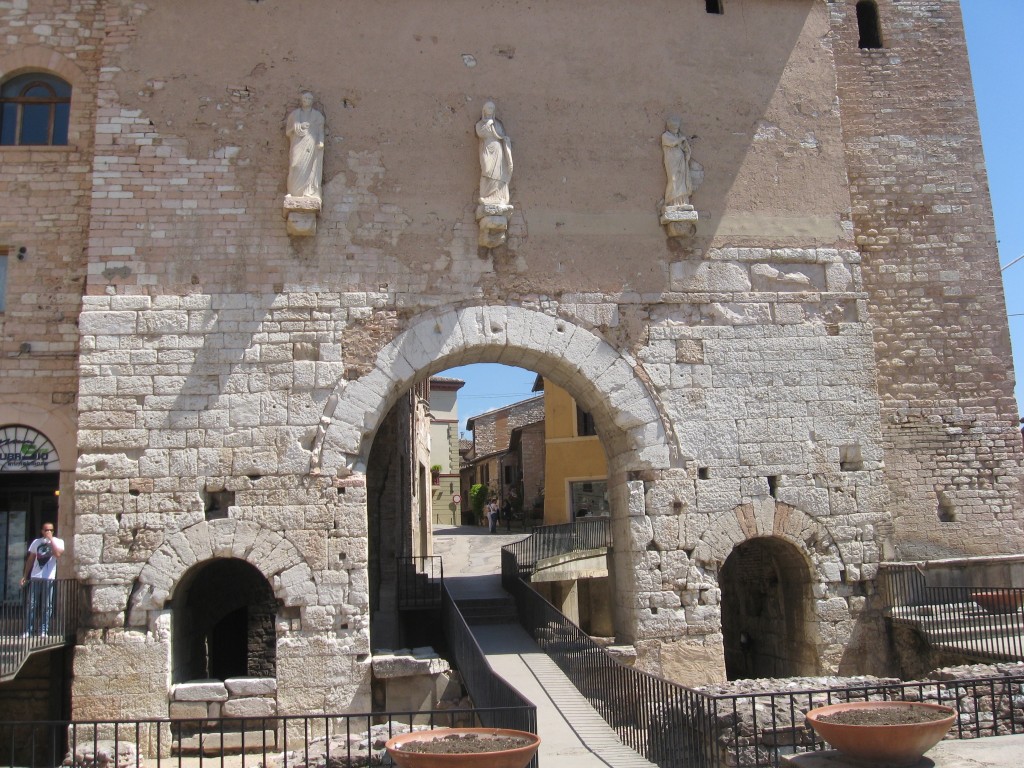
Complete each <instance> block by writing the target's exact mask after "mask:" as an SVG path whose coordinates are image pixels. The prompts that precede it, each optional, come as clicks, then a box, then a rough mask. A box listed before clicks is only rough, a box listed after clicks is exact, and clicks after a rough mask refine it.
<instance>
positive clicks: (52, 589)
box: [25, 579, 57, 635]
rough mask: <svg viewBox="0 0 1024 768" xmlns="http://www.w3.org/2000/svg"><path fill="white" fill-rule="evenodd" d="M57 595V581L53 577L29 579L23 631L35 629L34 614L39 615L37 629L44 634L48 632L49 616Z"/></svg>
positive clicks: (29, 631)
mask: <svg viewBox="0 0 1024 768" xmlns="http://www.w3.org/2000/svg"><path fill="white" fill-rule="evenodd" d="M56 597H57V582H56V581H54V580H53V579H29V582H28V589H27V592H26V599H27V601H28V606H27V611H26V614H25V631H26V632H28V633H29V634H32V632H33V631H34V630H35V625H36V616H37V615H38V616H39V619H40V620H39V625H40V626H39V631H38V633H37V634H39V635H46V634H49V632H50V617H51V616H52V615H53V605H54V603H55V602H56Z"/></svg>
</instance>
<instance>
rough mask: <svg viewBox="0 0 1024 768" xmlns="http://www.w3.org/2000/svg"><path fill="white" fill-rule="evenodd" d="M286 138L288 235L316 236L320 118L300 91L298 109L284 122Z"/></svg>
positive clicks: (321, 149) (320, 170)
mask: <svg viewBox="0 0 1024 768" xmlns="http://www.w3.org/2000/svg"><path fill="white" fill-rule="evenodd" d="M285 135H286V136H287V137H288V141H289V149H288V184H287V188H288V193H287V194H286V195H285V198H284V215H285V218H286V219H287V220H288V234H290V235H296V236H300V237H301V236H309V235H314V234H316V218H317V214H318V213H319V212H320V208H321V206H322V205H323V198H322V196H321V194H322V193H321V185H322V183H323V170H324V115H323V113H322V112H320V111H319V110H317V109H316V108H314V107H313V94H312V93H310V92H309V91H304V92H303V93H302V96H301V97H300V100H299V107H298V108H297V109H295V110H293V111H292V112H291V113H290V114H289V115H288V119H287V121H286V122H285Z"/></svg>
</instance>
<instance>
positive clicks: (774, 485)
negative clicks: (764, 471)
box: [765, 475, 779, 499]
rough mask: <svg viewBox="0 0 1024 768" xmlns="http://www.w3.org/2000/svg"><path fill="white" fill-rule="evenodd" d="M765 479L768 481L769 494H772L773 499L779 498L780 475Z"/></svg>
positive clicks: (769, 476)
mask: <svg viewBox="0 0 1024 768" xmlns="http://www.w3.org/2000/svg"><path fill="white" fill-rule="evenodd" d="M765 479H766V480H767V481H768V493H770V494H771V497H772V498H773V499H777V498H779V497H778V492H779V476H778V475H768V477H767V478H765Z"/></svg>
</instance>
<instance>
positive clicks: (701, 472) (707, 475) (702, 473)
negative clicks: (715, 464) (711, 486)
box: [697, 467, 711, 480]
mask: <svg viewBox="0 0 1024 768" xmlns="http://www.w3.org/2000/svg"><path fill="white" fill-rule="evenodd" d="M697 479H698V480H710V479H711V470H710V469H708V468H707V467H701V468H700V469H698V470H697Z"/></svg>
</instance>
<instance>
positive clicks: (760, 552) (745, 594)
mask: <svg viewBox="0 0 1024 768" xmlns="http://www.w3.org/2000/svg"><path fill="white" fill-rule="evenodd" d="M719 586H720V587H721V590H722V636H723V643H724V645H725V671H726V675H727V677H728V678H729V679H730V680H740V679H745V678H759V677H797V676H800V675H813V674H816V673H817V666H818V665H817V654H816V653H815V645H814V634H815V624H814V623H813V621H811V616H812V610H811V608H812V605H811V599H812V594H811V583H810V569H809V568H808V565H807V563H806V562H805V560H804V558H803V556H802V555H801V553H800V552H799V550H797V548H796V547H794V546H793V545H792V544H790V543H788V542H786V541H784V540H783V539H780V538H777V537H761V538H756V539H750V540H748V541H744V542H742V543H740V544H738V545H736V547H734V548H733V550H732V552H731V553H730V555H729V557H727V558H726V560H725V563H724V564H723V565H722V570H721V572H720V574H719Z"/></svg>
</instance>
